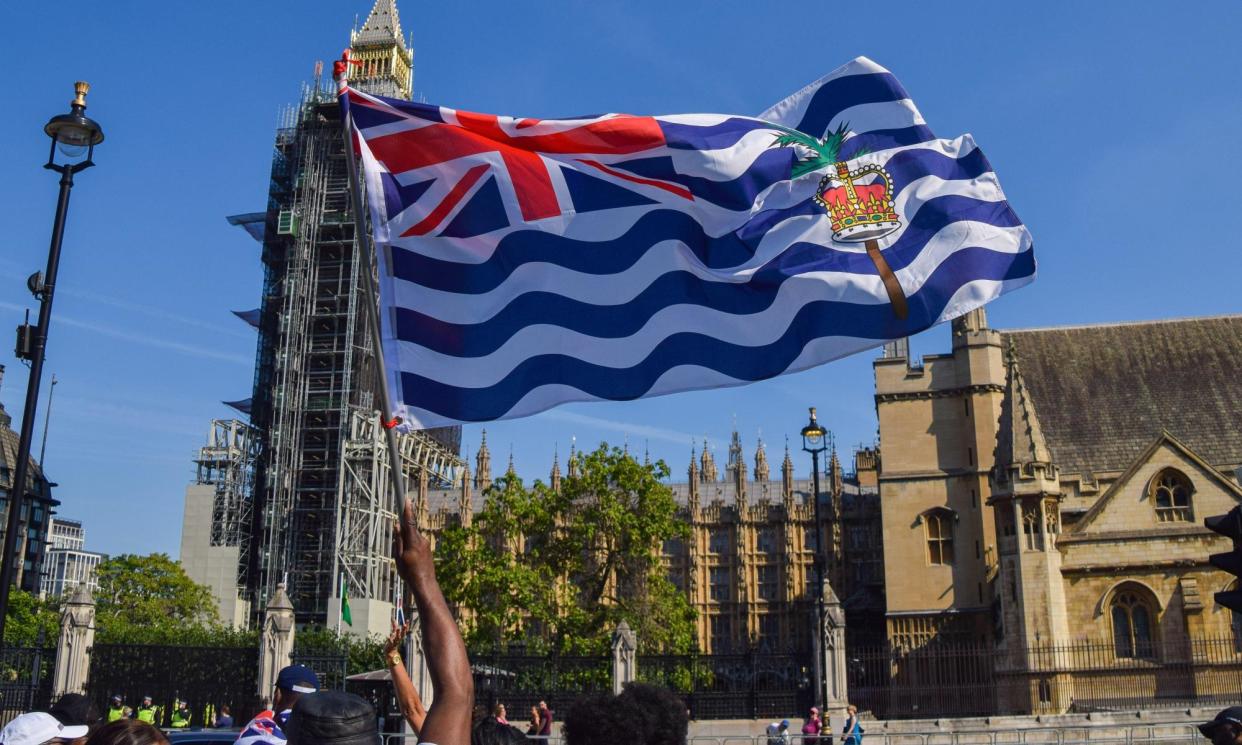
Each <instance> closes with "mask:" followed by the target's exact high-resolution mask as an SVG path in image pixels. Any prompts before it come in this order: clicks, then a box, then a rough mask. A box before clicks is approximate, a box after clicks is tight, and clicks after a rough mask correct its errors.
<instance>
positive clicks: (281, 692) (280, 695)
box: [236, 665, 319, 745]
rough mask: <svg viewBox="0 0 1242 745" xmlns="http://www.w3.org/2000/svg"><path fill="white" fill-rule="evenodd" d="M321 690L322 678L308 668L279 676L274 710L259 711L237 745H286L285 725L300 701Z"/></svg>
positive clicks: (298, 667)
mask: <svg viewBox="0 0 1242 745" xmlns="http://www.w3.org/2000/svg"><path fill="white" fill-rule="evenodd" d="M318 690H319V676H317V675H315V671H314V670H311V669H310V668H309V667H307V666H306V665H289V666H288V667H286V668H285V669H283V670H281V671H280V674H279V675H277V676H276V690H275V692H274V693H273V694H272V709H271V711H262V712H259V714H258V716H256V717H255V718H254V719H251V720H250V721H249V722H248V723H247V724H246V726H245V727H244V728H243V729H242V731H241V734H240V735H238V736H237V740H236V745H285V740H286V737H285V732H284V727H285V724H286V723H288V721H289V714H290V713H291V712H292V711H293V707H294V705H295V704H297V702H298V699H299V698H300V697H301V696H302V695H303V694H307V693H315V692H316V691H318Z"/></svg>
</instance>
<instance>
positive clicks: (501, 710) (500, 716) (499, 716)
mask: <svg viewBox="0 0 1242 745" xmlns="http://www.w3.org/2000/svg"><path fill="white" fill-rule="evenodd" d="M505 713H506V712H505V705H504V704H501V703H497V704H496V705H495V706H494V707H492V716H494V717H496V721H497V722H500V723H501V724H506V725H507V724H508V723H509V720H508V719H506V718H505Z"/></svg>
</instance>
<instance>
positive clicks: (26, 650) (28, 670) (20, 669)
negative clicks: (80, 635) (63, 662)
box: [0, 645, 56, 722]
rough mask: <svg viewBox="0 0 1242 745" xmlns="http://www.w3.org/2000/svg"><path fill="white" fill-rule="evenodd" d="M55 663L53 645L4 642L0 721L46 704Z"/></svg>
mask: <svg viewBox="0 0 1242 745" xmlns="http://www.w3.org/2000/svg"><path fill="white" fill-rule="evenodd" d="M55 664H56V648H55V647H46V646H42V645H38V646H33V647H13V646H8V645H5V647H4V649H3V650H2V651H0V721H4V722H7V721H9V720H10V719H12V718H13V717H15V716H17V715H18V714H22V713H24V712H27V711H36V710H39V709H45V708H46V707H47V706H48V704H49V703H50V699H51V697H52V669H53V667H54V665H55Z"/></svg>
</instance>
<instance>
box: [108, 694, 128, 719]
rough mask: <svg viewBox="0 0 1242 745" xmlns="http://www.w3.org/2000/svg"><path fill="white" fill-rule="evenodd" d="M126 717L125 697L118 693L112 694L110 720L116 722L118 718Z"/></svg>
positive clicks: (109, 708) (109, 711)
mask: <svg viewBox="0 0 1242 745" xmlns="http://www.w3.org/2000/svg"><path fill="white" fill-rule="evenodd" d="M124 718H125V699H124V698H122V697H121V696H120V694H116V695H113V696H112V701H111V706H109V707H108V721H109V722H115V721H116V720H118V719H124Z"/></svg>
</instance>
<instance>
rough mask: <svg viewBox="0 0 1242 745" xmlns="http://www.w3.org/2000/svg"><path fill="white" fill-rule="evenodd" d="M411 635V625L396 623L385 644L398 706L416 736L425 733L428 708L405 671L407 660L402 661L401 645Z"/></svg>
mask: <svg viewBox="0 0 1242 745" xmlns="http://www.w3.org/2000/svg"><path fill="white" fill-rule="evenodd" d="M408 633H410V624H408V623H407V624H405V625H403V626H398V625H397V623H396V622H395V621H394V622H393V624H392V633H391V634H389V635H388V641H387V642H385V644H384V664H386V665H387V666H388V675H389V677H390V678H391V679H392V687H393V691H394V692H395V693H396V696H397V706H398V707H399V708H400V709H401V714H402V715H403V716H404V717H405V721H406V722H407V723H408V724H409V725H410V729H412V730H414V734H418V733H420V732H422V731H423V722H424V721H426V719H427V707H425V706H423V700H422V698H421V697H419V695H418V691H417V690H416V689H415V688H414V681H412V680H410V673H409V671H407V670H406V669H405V660H403V659H401V643H402V642H403V641H405V636H406V634H408Z"/></svg>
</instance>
